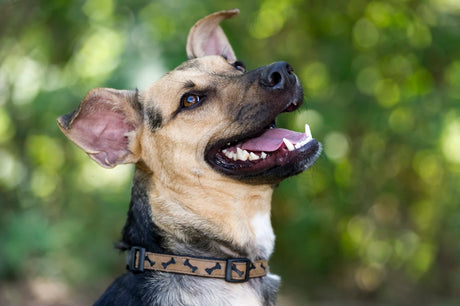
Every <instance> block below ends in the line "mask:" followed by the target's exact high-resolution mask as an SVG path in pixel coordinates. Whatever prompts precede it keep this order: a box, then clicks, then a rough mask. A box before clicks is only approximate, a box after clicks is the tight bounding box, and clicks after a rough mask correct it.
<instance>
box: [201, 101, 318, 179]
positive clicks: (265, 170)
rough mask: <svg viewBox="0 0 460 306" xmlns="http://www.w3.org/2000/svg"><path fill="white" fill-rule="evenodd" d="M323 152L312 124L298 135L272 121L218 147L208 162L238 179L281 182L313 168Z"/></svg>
mask: <svg viewBox="0 0 460 306" xmlns="http://www.w3.org/2000/svg"><path fill="white" fill-rule="evenodd" d="M288 111H292V110H291V109H289V110H288ZM320 151H321V146H320V144H319V143H318V142H317V141H316V140H315V139H314V138H313V137H312V134H311V130H310V127H309V125H308V124H305V131H304V132H296V131H291V130H288V129H284V128H278V127H277V126H276V124H275V121H272V122H271V123H270V124H269V125H267V126H265V127H264V128H263V129H262V130H260V131H258V132H257V133H254V134H252V135H251V136H250V137H241V138H235V139H232V140H227V141H225V142H224V143H223V142H222V141H221V142H220V143H219V144H215V145H214V146H212V148H211V149H210V150H208V152H207V154H206V159H207V161H208V162H209V163H210V164H211V165H212V166H213V167H214V168H216V169H217V170H218V171H219V172H221V173H224V174H226V175H229V176H232V177H236V178H238V179H244V178H249V179H254V178H258V179H260V181H261V182H266V181H269V182H272V181H274V182H277V181H279V180H280V179H284V178H286V177H289V176H292V175H295V174H298V173H300V172H302V171H304V170H306V169H307V168H309V167H310V166H311V165H312V164H313V163H314V162H315V160H316V159H317V157H318V156H319V153H320Z"/></svg>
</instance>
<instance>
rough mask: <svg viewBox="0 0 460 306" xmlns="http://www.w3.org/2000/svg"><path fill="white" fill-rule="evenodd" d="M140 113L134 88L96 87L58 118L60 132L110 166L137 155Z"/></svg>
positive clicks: (106, 166) (107, 166)
mask: <svg viewBox="0 0 460 306" xmlns="http://www.w3.org/2000/svg"><path fill="white" fill-rule="evenodd" d="M141 113H142V108H141V105H140V104H139V102H138V100H137V92H136V91H129V90H115V89H109V88H96V89H93V90H91V91H90V92H89V93H88V94H87V95H86V97H85V99H84V100H83V102H82V103H81V104H80V106H79V108H78V109H77V110H76V111H74V112H72V113H69V114H67V115H64V116H61V117H59V118H58V120H57V121H58V124H59V127H60V128H61V130H62V132H63V133H64V134H65V135H66V136H67V137H68V138H69V139H70V140H72V141H73V142H74V143H75V144H76V145H77V146H78V147H80V148H81V149H82V150H84V151H85V152H86V153H87V154H88V155H89V156H90V157H91V158H92V159H94V160H95V161H96V162H97V163H98V164H100V165H101V166H103V167H105V168H113V167H115V166H116V165H118V164H126V163H134V162H137V160H138V159H139V155H140V152H139V149H138V147H139V143H138V140H137V132H138V130H139V127H140V125H141V124H142V115H141Z"/></svg>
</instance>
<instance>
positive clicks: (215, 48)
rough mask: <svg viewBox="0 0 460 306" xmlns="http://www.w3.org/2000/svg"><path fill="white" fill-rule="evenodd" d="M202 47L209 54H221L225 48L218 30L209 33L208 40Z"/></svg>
mask: <svg viewBox="0 0 460 306" xmlns="http://www.w3.org/2000/svg"><path fill="white" fill-rule="evenodd" d="M202 47H203V50H204V52H205V54H207V55H221V54H222V53H223V51H224V50H223V49H225V47H224V46H222V43H221V40H220V39H219V35H218V33H217V31H216V30H213V31H212V32H211V33H209V37H208V40H207V41H206V42H204V43H203V46H202Z"/></svg>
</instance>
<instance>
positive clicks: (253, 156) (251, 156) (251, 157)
mask: <svg viewBox="0 0 460 306" xmlns="http://www.w3.org/2000/svg"><path fill="white" fill-rule="evenodd" d="M258 159H260V156H259V155H257V154H254V153H253V152H251V153H249V160H250V161H253V160H258Z"/></svg>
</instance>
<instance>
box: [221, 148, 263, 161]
mask: <svg viewBox="0 0 460 306" xmlns="http://www.w3.org/2000/svg"><path fill="white" fill-rule="evenodd" d="M222 153H224V155H225V156H227V157H228V158H229V159H231V160H234V161H237V160H241V161H247V160H250V161H255V160H259V159H265V158H267V156H268V155H267V153H265V152H261V153H260V155H257V154H256V153H254V152H248V151H246V150H242V149H241V148H236V152H232V151H230V150H227V149H224V150H222Z"/></svg>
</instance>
